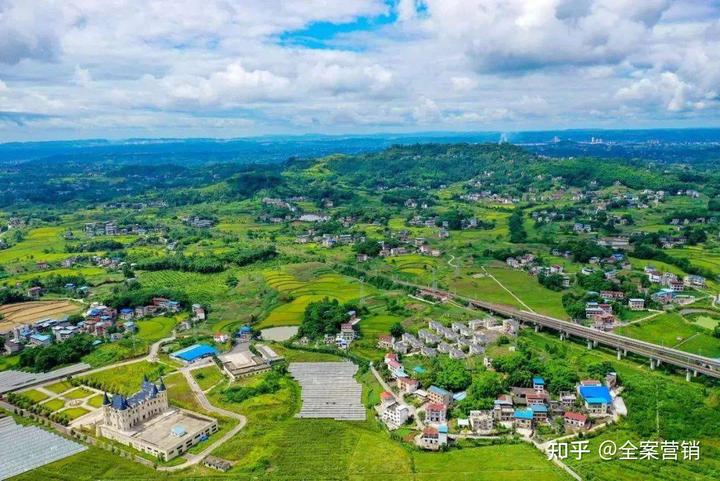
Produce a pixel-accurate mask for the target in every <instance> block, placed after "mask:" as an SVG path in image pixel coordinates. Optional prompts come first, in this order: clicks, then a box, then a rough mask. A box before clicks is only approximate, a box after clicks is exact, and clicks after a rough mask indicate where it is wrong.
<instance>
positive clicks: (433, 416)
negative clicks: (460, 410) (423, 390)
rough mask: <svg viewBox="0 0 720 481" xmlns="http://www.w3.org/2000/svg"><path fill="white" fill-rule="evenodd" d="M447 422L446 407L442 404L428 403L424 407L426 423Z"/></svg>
mask: <svg viewBox="0 0 720 481" xmlns="http://www.w3.org/2000/svg"><path fill="white" fill-rule="evenodd" d="M446 420H447V407H446V406H445V405H444V404H439V403H429V404H427V405H426V407H425V422H426V423H434V424H438V423H444V422H445V421H446Z"/></svg>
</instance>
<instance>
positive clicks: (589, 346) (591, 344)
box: [587, 339, 593, 349]
mask: <svg viewBox="0 0 720 481" xmlns="http://www.w3.org/2000/svg"><path fill="white" fill-rule="evenodd" d="M587 348H588V349H592V348H593V342H592V341H591V340H590V339H588V342H587Z"/></svg>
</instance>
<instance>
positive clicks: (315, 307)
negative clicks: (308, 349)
mask: <svg viewBox="0 0 720 481" xmlns="http://www.w3.org/2000/svg"><path fill="white" fill-rule="evenodd" d="M347 312H348V307H347V306H345V305H343V304H340V302H339V301H338V300H337V299H332V300H330V299H328V298H327V297H326V298H324V299H322V300H320V301H315V302H311V303H310V304H308V305H307V307H306V308H305V314H304V315H303V320H302V323H301V324H300V328H299V330H298V334H299V335H300V336H301V337H302V336H305V337H308V338H310V339H317V338H320V337H323V336H324V335H326V334H336V333H337V332H338V331H339V330H340V324H342V323H343V322H346V321H347V318H348V316H347Z"/></svg>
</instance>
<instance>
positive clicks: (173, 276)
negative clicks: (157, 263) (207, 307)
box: [138, 270, 228, 303]
mask: <svg viewBox="0 0 720 481" xmlns="http://www.w3.org/2000/svg"><path fill="white" fill-rule="evenodd" d="M227 277H228V273H227V272H221V273H218V274H198V273H194V272H180V271H165V270H163V271H143V272H139V273H138V279H139V280H140V282H141V283H142V285H143V286H145V287H149V288H158V289H164V288H167V287H169V286H172V287H173V288H174V289H182V290H183V291H185V292H186V293H187V294H188V296H190V297H191V298H192V299H193V301H194V302H200V303H210V302H213V301H215V300H217V298H218V297H220V296H223V295H225V294H226V293H227V292H228V287H227V286H226V285H225V279H227Z"/></svg>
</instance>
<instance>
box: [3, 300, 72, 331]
mask: <svg viewBox="0 0 720 481" xmlns="http://www.w3.org/2000/svg"><path fill="white" fill-rule="evenodd" d="M80 309H81V307H80V305H79V304H77V303H74V302H71V301H32V302H21V303H17V304H5V305H2V306H0V332H6V331H9V330H11V329H12V328H13V327H14V326H17V325H22V324H32V323H34V322H37V321H41V320H44V319H52V318H54V317H57V316H63V315H68V314H74V313H77V312H79V311H80Z"/></svg>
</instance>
